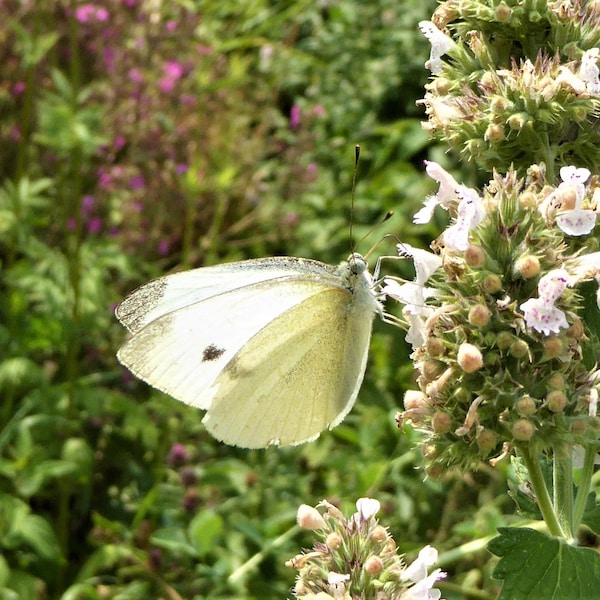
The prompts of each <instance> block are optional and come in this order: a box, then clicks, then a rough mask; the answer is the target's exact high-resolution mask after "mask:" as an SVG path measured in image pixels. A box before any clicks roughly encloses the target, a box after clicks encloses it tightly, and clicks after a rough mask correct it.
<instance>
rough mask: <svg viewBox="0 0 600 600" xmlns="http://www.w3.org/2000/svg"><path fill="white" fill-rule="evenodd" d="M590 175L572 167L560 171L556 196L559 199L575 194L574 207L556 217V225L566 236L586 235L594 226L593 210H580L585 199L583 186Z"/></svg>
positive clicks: (594, 214)
mask: <svg viewBox="0 0 600 600" xmlns="http://www.w3.org/2000/svg"><path fill="white" fill-rule="evenodd" d="M590 175H591V173H590V171H589V170H588V169H585V168H579V169H578V168H577V167H574V166H568V167H563V168H562V169H561V170H560V177H561V179H562V183H561V184H560V185H559V186H558V188H557V190H556V194H557V195H558V196H559V197H560V196H561V195H562V194H568V193H569V192H571V193H575V206H574V207H573V208H572V209H570V210H565V211H562V212H560V213H559V214H558V215H557V216H556V224H557V225H558V226H559V227H560V229H562V231H564V232H565V233H566V234H567V235H573V236H579V235H587V234H588V233H590V232H591V231H592V229H594V227H595V226H596V213H595V212H594V211H593V210H582V208H581V203H582V202H583V199H584V197H585V185H584V184H585V182H586V181H587V180H588V178H589V176H590Z"/></svg>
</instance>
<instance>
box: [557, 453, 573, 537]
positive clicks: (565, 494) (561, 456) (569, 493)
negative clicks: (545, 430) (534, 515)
mask: <svg viewBox="0 0 600 600" xmlns="http://www.w3.org/2000/svg"><path fill="white" fill-rule="evenodd" d="M552 471H553V479H554V485H553V488H554V489H553V495H554V512H555V514H556V516H557V518H558V522H559V523H560V526H561V529H562V530H563V531H564V532H566V533H568V535H569V541H573V539H574V537H573V459H572V455H571V446H570V445H567V444H562V443H561V444H556V445H555V446H554V457H553V464H552Z"/></svg>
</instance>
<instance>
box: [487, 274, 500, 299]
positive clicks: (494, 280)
mask: <svg viewBox="0 0 600 600" xmlns="http://www.w3.org/2000/svg"><path fill="white" fill-rule="evenodd" d="M483 289H484V290H485V291H486V292H487V293H488V294H495V293H496V292H499V291H500V290H501V289H502V279H501V278H500V277H499V276H498V275H494V274H491V273H490V274H489V275H486V277H485V279H484V280H483Z"/></svg>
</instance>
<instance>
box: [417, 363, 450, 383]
mask: <svg viewBox="0 0 600 600" xmlns="http://www.w3.org/2000/svg"><path fill="white" fill-rule="evenodd" d="M445 368H446V365H445V364H444V363H443V362H441V361H439V360H435V359H433V358H432V359H429V360H426V361H424V362H423V363H422V365H421V375H423V378H424V379H425V381H427V382H429V381H433V380H434V379H436V378H437V377H439V376H440V375H441V374H442V373H443V372H444V370H445Z"/></svg>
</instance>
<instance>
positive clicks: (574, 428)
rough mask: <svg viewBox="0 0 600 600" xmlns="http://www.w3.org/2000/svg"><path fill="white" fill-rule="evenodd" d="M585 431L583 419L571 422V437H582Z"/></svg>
mask: <svg viewBox="0 0 600 600" xmlns="http://www.w3.org/2000/svg"><path fill="white" fill-rule="evenodd" d="M586 429H587V427H586V422H585V421H584V420H583V419H577V420H576V421H571V433H572V434H573V435H584V434H585V430H586Z"/></svg>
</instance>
